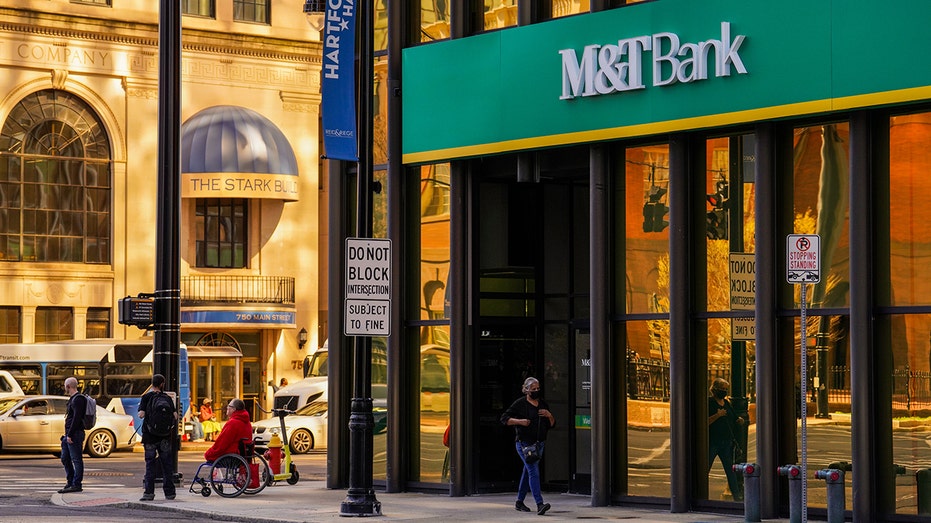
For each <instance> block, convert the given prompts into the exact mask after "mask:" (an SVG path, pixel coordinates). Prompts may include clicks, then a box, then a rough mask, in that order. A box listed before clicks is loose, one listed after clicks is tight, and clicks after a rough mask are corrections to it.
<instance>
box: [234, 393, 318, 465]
mask: <svg viewBox="0 0 931 523" xmlns="http://www.w3.org/2000/svg"><path fill="white" fill-rule="evenodd" d="M326 420H327V402H325V401H314V402H311V403H308V404H307V405H304V406H303V407H301V408H300V409H298V410H297V411H296V412H295V413H294V414H290V415H288V416H285V418H284V424H285V430H287V432H288V442H287V443H289V444H290V445H291V452H292V453H294V454H306V453H308V452H310V450H311V449H325V448H326V438H327V435H326V426H327V423H326ZM272 434H278V436H279V437H281V421H280V420H279V419H278V418H277V417H271V418H268V419H264V420H262V421H256V422H254V423H253V424H252V440H253V441H254V442H255V446H256V447H259V448H268V442H269V440H271V437H272ZM282 443H285V442H282Z"/></svg>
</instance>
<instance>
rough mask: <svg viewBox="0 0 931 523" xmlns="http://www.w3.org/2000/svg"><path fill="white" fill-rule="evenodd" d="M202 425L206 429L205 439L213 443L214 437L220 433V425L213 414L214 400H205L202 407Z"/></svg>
mask: <svg viewBox="0 0 931 523" xmlns="http://www.w3.org/2000/svg"><path fill="white" fill-rule="evenodd" d="M200 424H201V425H202V427H203V429H204V439H205V440H206V441H213V435H214V433H216V432H219V431H220V424H219V423H217V417H216V415H215V414H214V413H213V400H212V399H210V398H204V402H203V403H202V404H201V406H200Z"/></svg>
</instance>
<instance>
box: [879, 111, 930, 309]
mask: <svg viewBox="0 0 931 523" xmlns="http://www.w3.org/2000/svg"><path fill="white" fill-rule="evenodd" d="M929 144H931V113H920V114H909V115H901V116H894V117H892V118H891V119H890V122H889V201H890V202H891V205H889V250H890V253H889V266H890V267H889V268H890V275H891V283H892V290H891V292H890V293H889V301H890V303H883V304H882V305H890V306H896V305H898V306H903V305H928V304H931V263H928V262H929V259H931V229H929V228H928V224H929V223H931V178H929V177H928V172H929V171H931V152H929V148H928V145H929Z"/></svg>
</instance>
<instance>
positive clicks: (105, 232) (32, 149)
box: [0, 89, 112, 263]
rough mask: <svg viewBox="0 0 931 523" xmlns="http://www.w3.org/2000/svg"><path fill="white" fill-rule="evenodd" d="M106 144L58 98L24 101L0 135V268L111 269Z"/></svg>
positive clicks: (65, 98)
mask: <svg viewBox="0 0 931 523" xmlns="http://www.w3.org/2000/svg"><path fill="white" fill-rule="evenodd" d="M111 172H112V161H111V156H110V140H109V137H108V136H107V133H106V131H105V129H104V127H103V124H102V123H101V121H100V119H99V118H98V117H97V115H96V113H95V112H94V111H93V109H91V107H90V106H89V105H88V104H87V103H86V102H84V101H83V100H81V99H80V98H78V97H76V96H74V95H72V94H69V93H67V92H65V91H60V90H55V89H47V90H44V91H39V92H36V93H32V94H30V95H28V96H26V97H25V98H23V99H22V100H21V101H20V102H19V103H18V104H16V106H15V107H14V108H13V110H12V111H11V112H10V115H9V116H8V117H7V119H6V121H4V122H3V128H2V131H0V260H2V261H34V262H75V263H109V262H110V229H111V226H110V220H111V217H110V197H111V195H110V187H111Z"/></svg>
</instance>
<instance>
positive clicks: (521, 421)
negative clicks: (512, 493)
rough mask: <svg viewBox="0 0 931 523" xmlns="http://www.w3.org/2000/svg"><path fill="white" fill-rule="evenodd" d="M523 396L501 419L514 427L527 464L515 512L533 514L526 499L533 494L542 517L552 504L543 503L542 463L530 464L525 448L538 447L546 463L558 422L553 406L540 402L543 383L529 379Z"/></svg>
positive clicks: (520, 451)
mask: <svg viewBox="0 0 931 523" xmlns="http://www.w3.org/2000/svg"><path fill="white" fill-rule="evenodd" d="M521 392H523V393H524V396H523V397H520V398H518V399H517V400H515V401H514V403H512V404H511V406H510V407H508V408H507V410H505V411H504V414H502V415H501V423H503V424H504V425H507V426H509V427H514V430H515V433H516V436H515V439H514V447H515V448H516V449H517V455H518V456H519V457H520V459H521V461H522V462H523V463H524V468H523V472H522V473H521V476H520V486H519V487H518V489H517V501H516V502H515V503H514V508H515V509H516V510H518V511H521V512H530V508H529V507H528V506H527V505H525V504H524V498H525V497H526V496H527V492H530V493H531V494H533V499H534V501H536V503H537V514H538V515H540V516H542V515H544V514H546V511H547V510H549V509H550V504H549V503H544V502H543V494H542V493H541V492H540V461H539V460H537V461H535V462H533V463H527V460H526V459H525V458H524V453H523V450H522V448H521V447H522V445H532V444H534V443H537V448H538V452H539V455H540V459H543V442H544V441H546V433H547V431H548V430H549V429H551V428H552V427H553V425H555V424H556V418H554V417H553V414H552V413H551V412H550V411H549V405H547V404H546V402H545V401H543V400H542V399H540V382H539V380H537V379H536V378H533V377H530V378H527V379H526V380H524V385H523V387H521Z"/></svg>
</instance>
